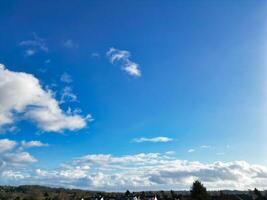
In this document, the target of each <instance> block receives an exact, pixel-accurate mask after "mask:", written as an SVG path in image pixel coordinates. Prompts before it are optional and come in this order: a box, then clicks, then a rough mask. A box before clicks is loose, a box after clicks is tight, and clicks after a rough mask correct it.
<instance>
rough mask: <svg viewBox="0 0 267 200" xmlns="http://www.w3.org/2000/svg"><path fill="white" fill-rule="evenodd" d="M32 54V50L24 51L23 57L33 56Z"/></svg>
mask: <svg viewBox="0 0 267 200" xmlns="http://www.w3.org/2000/svg"><path fill="white" fill-rule="evenodd" d="M34 54H35V51H34V50H32V49H27V50H26V51H25V55H26V56H33V55H34Z"/></svg>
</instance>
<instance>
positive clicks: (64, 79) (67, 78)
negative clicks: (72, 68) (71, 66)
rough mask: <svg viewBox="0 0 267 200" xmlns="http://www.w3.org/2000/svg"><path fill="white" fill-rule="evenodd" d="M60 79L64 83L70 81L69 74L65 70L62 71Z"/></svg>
mask: <svg viewBox="0 0 267 200" xmlns="http://www.w3.org/2000/svg"><path fill="white" fill-rule="evenodd" d="M60 80H61V81H62V82H64V83H71V82H72V78H71V76H70V75H69V74H68V73H67V72H64V73H63V74H62V75H61V77H60Z"/></svg>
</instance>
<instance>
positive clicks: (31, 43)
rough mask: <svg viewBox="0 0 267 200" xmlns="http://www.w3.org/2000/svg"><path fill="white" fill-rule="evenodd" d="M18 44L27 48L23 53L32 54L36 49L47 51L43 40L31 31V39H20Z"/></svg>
mask: <svg viewBox="0 0 267 200" xmlns="http://www.w3.org/2000/svg"><path fill="white" fill-rule="evenodd" d="M19 45H20V46H23V47H25V48H27V49H26V51H25V54H26V55H28V56H31V55H34V54H35V53H36V51H43V52H46V53H47V52H48V47H47V45H46V42H45V40H44V39H43V38H40V37H39V36H38V35H37V34H36V33H33V39H31V40H24V41H21V42H20V43H19Z"/></svg>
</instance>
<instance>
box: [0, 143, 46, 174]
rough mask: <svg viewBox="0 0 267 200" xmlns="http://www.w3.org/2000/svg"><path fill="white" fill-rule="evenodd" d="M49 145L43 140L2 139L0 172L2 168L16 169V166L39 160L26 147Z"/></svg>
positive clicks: (0, 144) (0, 145)
mask: <svg viewBox="0 0 267 200" xmlns="http://www.w3.org/2000/svg"><path fill="white" fill-rule="evenodd" d="M42 146H48V144H44V143H42V142H41V141H28V142H26V141H21V142H16V141H14V140H10V139H1V140H0V172H1V169H2V170H9V169H14V168H15V166H18V165H19V166H21V165H28V164H31V163H34V162H37V159H36V158H34V157H33V156H32V155H31V154H30V153H28V152H26V151H25V149H26V148H31V147H42Z"/></svg>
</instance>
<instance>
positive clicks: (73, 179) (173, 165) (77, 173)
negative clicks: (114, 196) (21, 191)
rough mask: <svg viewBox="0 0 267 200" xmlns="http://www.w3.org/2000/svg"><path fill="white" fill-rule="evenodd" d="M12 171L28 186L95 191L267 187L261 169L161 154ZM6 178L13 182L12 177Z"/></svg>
mask: <svg viewBox="0 0 267 200" xmlns="http://www.w3.org/2000/svg"><path fill="white" fill-rule="evenodd" d="M26 157H27V155H26V154H25V155H24V158H26ZM11 160H12V161H13V162H15V161H16V159H11ZM29 160H31V159H29ZM0 170H1V168H0ZM9 170H10V169H9ZM12 170H13V173H10V174H17V175H18V176H17V177H19V178H20V180H21V183H25V184H26V183H27V182H28V181H31V183H35V184H45V185H54V186H55V185H56V186H64V187H76V188H84V189H86V188H91V189H96V190H121V191H125V190H126V189H130V190H159V189H169V188H177V189H188V188H189V187H190V185H191V184H192V181H193V180H195V179H199V180H201V181H202V182H203V183H204V184H205V185H206V186H207V187H208V188H209V189H248V188H254V187H258V188H264V187H266V186H267V184H266V183H267V168H266V167H265V166H262V165H254V164H250V163H248V162H245V161H233V162H214V163H201V162H198V161H187V160H180V159H178V158H176V157H173V156H170V155H166V154H160V153H140V154H135V155H122V156H113V155H110V154H89V155H85V156H82V157H79V158H75V159H73V160H72V161H70V162H67V163H65V164H62V165H61V166H60V167H58V168H55V169H42V168H31V169H30V170H29V171H27V172H25V171H23V170H17V168H13V169H12ZM5 171H6V170H5ZM14 172H16V173H14ZM5 173H9V172H5ZM25 174H26V175H27V176H26V175H25ZM20 175H21V176H20ZM15 177H16V176H15ZM22 177H24V178H22ZM4 178H5V179H9V180H10V181H12V180H14V176H11V175H10V176H8V177H4ZM0 180H1V179H0Z"/></svg>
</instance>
